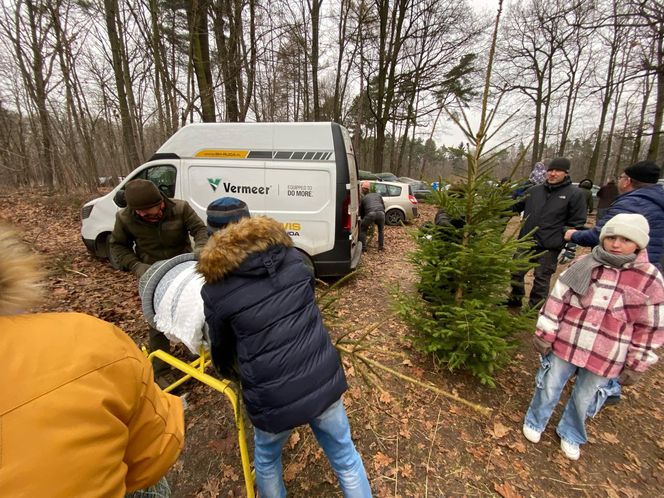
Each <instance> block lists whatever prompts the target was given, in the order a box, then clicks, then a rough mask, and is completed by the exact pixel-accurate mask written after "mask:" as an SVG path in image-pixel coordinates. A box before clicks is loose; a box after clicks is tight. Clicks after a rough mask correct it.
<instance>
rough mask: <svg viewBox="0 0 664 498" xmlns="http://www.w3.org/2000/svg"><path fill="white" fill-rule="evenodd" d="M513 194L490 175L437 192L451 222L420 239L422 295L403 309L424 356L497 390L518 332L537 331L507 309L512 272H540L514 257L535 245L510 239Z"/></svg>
mask: <svg viewBox="0 0 664 498" xmlns="http://www.w3.org/2000/svg"><path fill="white" fill-rule="evenodd" d="M510 194H511V190H510V188H509V187H508V186H506V185H495V184H493V183H492V182H489V181H487V177H486V175H484V174H480V175H478V176H476V177H475V179H474V180H473V179H472V178H467V179H466V181H464V182H463V183H460V184H458V185H455V186H454V187H453V188H452V189H450V190H448V191H443V192H438V193H436V194H434V199H435V203H436V204H437V205H438V206H439V207H440V208H442V209H443V210H444V212H445V213H446V214H447V217H448V218H449V221H450V223H448V224H444V225H435V224H433V223H427V224H425V225H424V226H423V227H422V228H421V229H420V230H418V231H416V233H415V234H414V236H415V237H416V243H417V249H416V250H415V252H413V253H412V254H411V255H410V261H411V262H412V263H413V265H414V266H415V268H416V271H417V275H418V277H419V283H418V285H417V291H418V292H417V293H416V294H414V295H405V294H401V295H400V296H399V299H398V306H397V308H398V312H399V314H400V315H401V316H402V317H403V318H404V320H405V321H406V322H408V323H409V324H410V325H411V326H412V328H413V330H416V331H417V335H416V336H415V339H416V343H417V344H419V345H420V346H421V348H422V349H423V350H424V351H426V352H430V353H433V354H434V355H435V356H436V357H437V358H438V359H439V360H441V361H442V362H443V363H445V364H446V365H447V366H448V367H449V368H450V370H455V369H458V368H463V369H467V370H468V371H470V372H471V373H472V374H473V375H475V376H477V377H478V378H479V379H480V381H481V382H482V383H485V384H489V385H493V374H494V372H495V371H496V369H498V368H500V367H501V366H503V365H504V364H505V363H506V362H507V361H508V360H509V359H510V351H511V349H512V348H513V347H514V337H515V334H516V333H517V332H519V331H523V330H527V329H529V328H531V327H532V325H533V315H534V313H533V312H528V313H525V314H523V315H513V314H512V313H510V312H509V311H508V310H507V308H506V307H505V306H504V302H505V300H506V298H507V292H508V291H509V288H510V280H511V274H512V272H514V271H516V270H520V269H521V270H522V269H528V268H531V267H532V264H531V263H530V261H529V258H528V257H527V256H524V257H517V258H515V257H514V255H515V254H517V253H518V252H519V251H520V250H527V249H528V248H529V247H530V245H531V244H530V243H529V242H528V241H527V240H524V239H519V238H517V237H516V235H515V234H512V235H508V234H506V233H505V228H506V225H507V222H508V220H509V219H510V217H511V215H512V213H511V210H510V208H511V205H512V203H513V201H512V198H511V195H510Z"/></svg>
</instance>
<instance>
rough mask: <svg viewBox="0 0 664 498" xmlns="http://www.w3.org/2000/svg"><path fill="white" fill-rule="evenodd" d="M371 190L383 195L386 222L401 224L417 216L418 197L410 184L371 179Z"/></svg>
mask: <svg viewBox="0 0 664 498" xmlns="http://www.w3.org/2000/svg"><path fill="white" fill-rule="evenodd" d="M369 184H370V185H371V192H376V193H378V194H380V195H381V197H382V198H383V202H384V203H385V223H386V224H388V225H401V224H402V223H406V222H408V221H412V220H414V219H415V218H417V199H416V198H415V196H414V195H413V194H412V192H411V187H410V185H407V184H405V183H398V182H381V181H371V180H370V181H369Z"/></svg>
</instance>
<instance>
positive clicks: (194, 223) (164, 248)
mask: <svg viewBox="0 0 664 498" xmlns="http://www.w3.org/2000/svg"><path fill="white" fill-rule="evenodd" d="M164 202H165V204H166V207H165V208H164V215H163V217H162V219H161V220H159V222H157V223H150V222H147V221H145V220H143V219H142V218H141V217H140V216H138V214H136V211H134V210H133V209H131V208H129V207H126V208H124V209H121V210H120V211H118V212H117V214H116V215H115V226H114V227H113V232H112V234H111V239H110V250H111V252H112V253H113V258H114V260H115V261H117V262H118V264H119V265H120V267H121V268H123V269H127V270H130V271H133V270H134V267H135V266H136V265H138V264H139V263H145V264H149V265H151V264H152V263H155V262H156V261H160V260H164V259H170V258H172V257H174V256H178V255H180V254H184V253H188V252H191V251H192V247H191V241H190V239H189V236H190V235H191V236H192V237H193V238H194V250H195V251H198V250H200V249H201V248H202V247H203V246H204V245H205V243H206V242H207V237H208V236H207V227H206V226H205V223H203V221H202V220H201V219H200V217H199V216H198V215H197V214H196V212H195V211H194V210H193V209H192V207H191V206H190V205H189V204H188V203H187V202H186V201H182V200H177V199H168V198H166V197H164Z"/></svg>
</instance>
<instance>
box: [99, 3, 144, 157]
mask: <svg viewBox="0 0 664 498" xmlns="http://www.w3.org/2000/svg"><path fill="white" fill-rule="evenodd" d="M104 13H105V17H106V30H107V33H108V41H109V44H110V46H111V55H112V61H113V74H114V76H115V86H116V90H117V94H118V108H119V111H120V120H121V122H122V139H123V143H124V153H125V161H126V163H127V166H129V167H131V166H132V165H134V166H135V165H137V164H140V162H141V161H140V154H139V153H138V147H137V144H136V139H135V136H136V135H135V133H134V130H133V123H132V119H131V114H130V112H129V104H128V101H127V89H126V87H125V84H126V81H127V77H126V76H125V74H124V68H125V64H124V61H123V60H122V57H123V55H122V54H123V53H124V50H122V46H121V43H122V42H121V40H120V37H119V35H118V24H117V18H118V1H117V0H104Z"/></svg>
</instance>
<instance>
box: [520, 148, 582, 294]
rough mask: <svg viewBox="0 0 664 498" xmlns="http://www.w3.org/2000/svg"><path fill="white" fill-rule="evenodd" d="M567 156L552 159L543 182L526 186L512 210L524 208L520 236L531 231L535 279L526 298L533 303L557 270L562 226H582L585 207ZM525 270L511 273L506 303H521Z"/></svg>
mask: <svg viewBox="0 0 664 498" xmlns="http://www.w3.org/2000/svg"><path fill="white" fill-rule="evenodd" d="M569 168H570V162H569V159H567V158H564V157H558V158H556V159H553V160H552V161H551V162H550V163H549V166H548V168H547V171H546V182H544V183H543V184H541V185H536V186H534V187H531V188H530V189H528V190H527V191H526V193H525V195H524V196H523V197H522V198H521V199H520V200H519V201H517V203H516V204H515V205H514V208H513V209H514V211H516V212H521V211H523V216H524V220H525V221H524V224H523V227H522V228H521V232H520V233H519V236H520V237H523V236H525V235H527V234H528V233H530V232H532V231H533V230H535V231H534V232H533V250H534V254H535V256H534V257H533V262H536V263H537V265H538V266H536V267H535V275H534V276H535V279H534V281H533V288H532V290H531V291H530V296H529V298H528V306H531V307H533V306H536V305H537V304H538V303H541V302H542V301H544V299H546V297H547V295H548V294H549V284H550V281H551V275H553V274H554V273H555V271H556V266H557V264H558V254H559V253H560V250H561V249H562V248H563V246H564V245H565V239H564V238H563V236H564V234H565V229H566V228H569V227H573V228H576V227H582V226H583V225H584V224H585V222H586V215H587V208H586V200H585V197H584V194H583V192H581V190H580V189H579V188H577V187H575V186H573V185H572V181H571V179H570V177H569V175H568V172H569ZM525 273H526V272H518V273H515V274H513V275H512V294H511V296H510V298H509V300H508V306H510V307H520V306H521V301H522V299H523V297H524V295H525V291H524V277H525Z"/></svg>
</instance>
